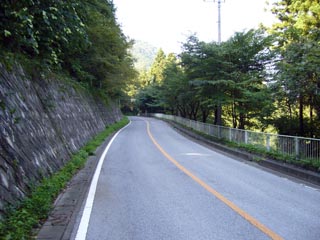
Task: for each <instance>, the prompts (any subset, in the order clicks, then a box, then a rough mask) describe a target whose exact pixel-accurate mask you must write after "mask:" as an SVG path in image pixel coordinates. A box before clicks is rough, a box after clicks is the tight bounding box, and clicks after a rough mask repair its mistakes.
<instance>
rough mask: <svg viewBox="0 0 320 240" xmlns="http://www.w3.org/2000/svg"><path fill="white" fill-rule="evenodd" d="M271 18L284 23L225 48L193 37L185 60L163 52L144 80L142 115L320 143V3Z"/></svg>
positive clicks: (312, 0)
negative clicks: (158, 113) (168, 115)
mask: <svg viewBox="0 0 320 240" xmlns="http://www.w3.org/2000/svg"><path fill="white" fill-rule="evenodd" d="M272 12H273V14H275V16H276V17H277V18H278V19H279V22H278V23H277V24H275V25H274V26H272V27H271V28H269V29H265V30H263V29H257V30H253V29H252V30H248V31H244V32H238V33H235V34H234V35H233V36H232V37H231V38H230V39H228V40H227V41H225V42H222V43H217V42H209V43H207V42H203V41H200V40H199V39H198V37H197V36H196V35H191V36H189V37H188V38H187V40H186V41H185V43H183V45H182V49H183V51H182V52H181V54H179V55H178V56H174V55H170V54H169V55H168V56H166V55H164V54H163V53H162V52H159V53H158V56H157V58H156V60H155V62H154V65H153V66H152V71H149V72H147V73H146V72H144V75H143V76H144V79H145V80H144V85H143V86H141V88H142V90H141V91H140V92H139V94H138V100H139V99H140V100H141V99H143V101H138V107H139V103H142V102H143V106H144V107H143V108H140V110H141V111H148V112H155V111H161V112H168V113H171V114H176V115H180V116H182V117H187V118H190V119H194V120H201V121H203V122H207V121H210V122H212V123H214V124H219V125H226V126H231V127H235V128H240V129H253V130H254V129H256V130H258V129H259V130H265V129H267V128H268V129H269V130H273V131H276V132H278V133H280V134H290V135H300V136H309V137H320V130H319V129H320V79H319V76H320V68H319V66H320V60H319V59H320V29H319V27H320V5H319V2H318V1H317V0H308V1H302V0H280V1H277V2H276V3H274V5H273V9H272ZM266 30H267V31H266ZM169 56H170V57H169ZM140 106H142V105H140Z"/></svg>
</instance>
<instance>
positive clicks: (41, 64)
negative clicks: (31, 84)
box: [0, 0, 136, 98]
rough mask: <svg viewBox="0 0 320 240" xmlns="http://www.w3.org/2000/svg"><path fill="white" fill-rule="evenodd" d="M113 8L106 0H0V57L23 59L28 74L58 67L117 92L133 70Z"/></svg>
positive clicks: (85, 83) (111, 94) (87, 84)
mask: <svg viewBox="0 0 320 240" xmlns="http://www.w3.org/2000/svg"><path fill="white" fill-rule="evenodd" d="M115 11H116V10H115V7H114V5H113V2H112V1H109V0H84V1H80V0H70V1H64V0H35V1H29V0H19V1H7V0H5V1H0V62H1V63H2V64H4V65H6V66H7V68H9V69H10V67H13V66H14V65H15V64H22V65H23V67H24V69H25V70H26V71H27V73H28V74H29V75H30V76H31V79H38V80H39V75H40V76H42V75H43V74H45V73H46V72H55V73H56V74H59V73H63V74H64V75H67V76H68V77H69V78H72V79H74V80H75V81H77V82H80V83H81V85H83V86H85V87H87V88H91V89H92V88H93V89H98V90H99V91H102V92H103V93H105V95H108V97H109V98H119V97H120V96H122V95H123V94H124V90H125V89H126V87H127V84H128V83H129V82H130V81H131V80H132V79H133V78H134V76H135V75H136V71H135V69H134V64H133V63H134V61H133V58H132V56H131V54H130V51H129V50H130V48H131V45H132V41H130V40H129V39H127V37H125V36H124V34H123V33H122V30H121V28H120V26H119V24H118V23H117V21H116V17H115ZM44 77H45V76H42V79H43V78H44Z"/></svg>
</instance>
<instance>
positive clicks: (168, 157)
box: [146, 121, 283, 240]
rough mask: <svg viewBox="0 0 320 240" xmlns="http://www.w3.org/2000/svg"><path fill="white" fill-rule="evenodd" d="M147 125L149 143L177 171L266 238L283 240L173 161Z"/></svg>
mask: <svg viewBox="0 0 320 240" xmlns="http://www.w3.org/2000/svg"><path fill="white" fill-rule="evenodd" d="M146 123H147V132H148V135H149V137H150V139H151V141H152V142H153V143H154V145H155V146H156V147H157V148H158V149H159V151H160V152H161V153H162V154H163V155H164V156H165V157H166V158H167V159H168V160H169V161H170V162H172V163H173V164H174V165H175V166H176V167H177V168H178V169H180V170H181V171H182V172H184V173H185V174H186V175H188V176H189V177H190V178H192V179H193V180H194V181H195V182H197V183H198V184H199V185H200V186H202V187H203V188H204V189H206V190H207V191H208V192H209V193H211V194H212V195H214V196H215V197H216V198H218V199H219V200H220V201H222V202H223V203H224V204H226V205H227V206H228V207H230V208H231V209H232V210H233V211H235V212H236V213H238V214H239V215H240V216H241V217H243V218H244V219H246V220H247V221H248V222H249V223H251V224H252V225H253V226H255V227H256V228H258V229H259V230H260V231H261V232H263V233H265V234H266V235H267V236H269V237H270V238H271V239H274V240H281V239H283V238H282V237H280V236H279V235H278V234H276V233H275V232H273V231H272V230H271V229H269V228H268V227H266V226H265V225H263V224H262V223H260V222H259V221H258V220H257V219H255V218H254V217H252V216H250V215H249V214H248V213H246V212H245V211H244V210H242V209H241V208H239V207H238V206H237V205H235V204H234V203H233V202H231V201H230V200H228V199H227V198H226V197H224V196H223V195H222V194H220V193H219V192H217V191H216V190H214V189H213V188H212V187H210V186H209V185H208V184H206V183H205V182H204V181H202V180H201V179H200V178H198V177H197V176H195V175H194V174H193V173H192V172H190V171H189V170H188V169H186V168H185V167H184V166H182V165H181V164H180V163H179V162H178V161H177V160H175V159H174V158H173V157H171V156H170V155H169V154H168V153H167V152H166V151H165V150H163V148H162V147H161V146H160V144H159V143H158V142H157V141H156V140H155V138H154V137H153V135H152V134H151V131H150V123H149V122H148V121H146Z"/></svg>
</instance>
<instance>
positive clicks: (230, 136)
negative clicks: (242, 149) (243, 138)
mask: <svg viewBox="0 0 320 240" xmlns="http://www.w3.org/2000/svg"><path fill="white" fill-rule="evenodd" d="M229 141H230V142H232V132H231V128H229Z"/></svg>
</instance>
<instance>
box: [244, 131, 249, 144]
mask: <svg viewBox="0 0 320 240" xmlns="http://www.w3.org/2000/svg"><path fill="white" fill-rule="evenodd" d="M244 143H245V144H248V132H247V131H245V132H244Z"/></svg>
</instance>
